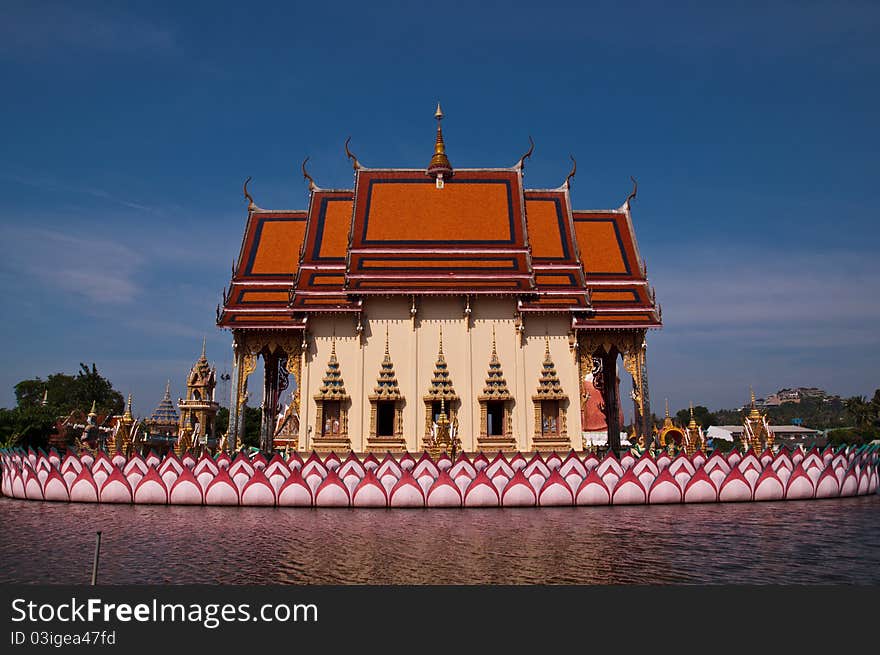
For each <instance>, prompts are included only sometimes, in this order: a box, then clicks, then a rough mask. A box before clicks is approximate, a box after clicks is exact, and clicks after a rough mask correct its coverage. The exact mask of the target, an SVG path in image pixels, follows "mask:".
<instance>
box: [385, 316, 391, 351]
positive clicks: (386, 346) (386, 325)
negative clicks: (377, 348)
mask: <svg viewBox="0 0 880 655" xmlns="http://www.w3.org/2000/svg"><path fill="white" fill-rule="evenodd" d="M385 354H386V355H388V354H390V353H389V352H388V323H386V324H385Z"/></svg>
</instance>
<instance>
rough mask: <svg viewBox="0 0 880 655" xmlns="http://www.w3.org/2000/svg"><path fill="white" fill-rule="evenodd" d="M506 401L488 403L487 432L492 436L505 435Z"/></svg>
mask: <svg viewBox="0 0 880 655" xmlns="http://www.w3.org/2000/svg"><path fill="white" fill-rule="evenodd" d="M503 421H504V403H502V402H497V401H495V402H489V403H486V423H487V425H486V434H488V435H489V436H490V437H501V436H503V435H504V423H503Z"/></svg>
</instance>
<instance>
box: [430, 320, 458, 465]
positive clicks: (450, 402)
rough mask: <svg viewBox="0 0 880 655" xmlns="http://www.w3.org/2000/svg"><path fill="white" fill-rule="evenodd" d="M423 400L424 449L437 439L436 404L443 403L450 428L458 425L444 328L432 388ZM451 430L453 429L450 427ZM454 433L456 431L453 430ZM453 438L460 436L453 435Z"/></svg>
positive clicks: (442, 406)
mask: <svg viewBox="0 0 880 655" xmlns="http://www.w3.org/2000/svg"><path fill="white" fill-rule="evenodd" d="M422 400H423V401H424V403H425V433H424V435H423V438H422V445H423V448H426V447H427V445H428V444H429V443H431V442H433V441H436V439H437V430H438V425H435V424H434V421H433V420H432V419H433V417H434V411H433V406H434V403H435V402H439V403H441V410H445V411H441V414H444V413H446V412H448V414H446V416H447V419H448V420H449V422H450V426H454V425H457V424H458V419H457V414H458V410H457V407H456V403H457V402H458V400H459V398H458V395H457V394H456V393H455V388H454V387H453V385H452V379H451V378H450V377H449V369H448V367H447V365H446V356H445V355H444V354H443V328H442V327H441V328H440V348H439V350H438V352H437V361H436V362H435V363H434V375H433V377H432V378H431V387H430V388H429V389H428V393H426V394H425V395H424V396H423V397H422ZM450 430H452V428H451V427H450ZM453 431H454V430H453ZM453 436H458V435H457V434H456V435H453Z"/></svg>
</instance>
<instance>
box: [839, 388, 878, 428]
mask: <svg viewBox="0 0 880 655" xmlns="http://www.w3.org/2000/svg"><path fill="white" fill-rule="evenodd" d="M844 406H845V407H846V413H847V414H848V415H849V417H850V418H851V420H852V422H853V424H854V425H855V427H856V428H858V429H860V430H866V429H869V428H871V426H872V423H873V416H872V411H871V410H872V408H871V404H870V403H869V402H868V401H867V400H865V397H864V396H853V397H852V398H847V399H846V402H845V403H844Z"/></svg>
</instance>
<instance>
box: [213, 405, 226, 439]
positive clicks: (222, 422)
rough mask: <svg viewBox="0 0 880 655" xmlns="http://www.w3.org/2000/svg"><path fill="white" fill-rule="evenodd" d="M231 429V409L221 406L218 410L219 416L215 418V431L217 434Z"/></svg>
mask: <svg viewBox="0 0 880 655" xmlns="http://www.w3.org/2000/svg"><path fill="white" fill-rule="evenodd" d="M228 430H229V409H228V408H226V407H221V408H220V409H218V410H217V418H216V419H214V431H215V432H216V433H217V435H218V436H219V435H221V434H224V433H225V432H227V431H228Z"/></svg>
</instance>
